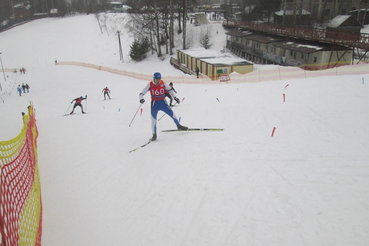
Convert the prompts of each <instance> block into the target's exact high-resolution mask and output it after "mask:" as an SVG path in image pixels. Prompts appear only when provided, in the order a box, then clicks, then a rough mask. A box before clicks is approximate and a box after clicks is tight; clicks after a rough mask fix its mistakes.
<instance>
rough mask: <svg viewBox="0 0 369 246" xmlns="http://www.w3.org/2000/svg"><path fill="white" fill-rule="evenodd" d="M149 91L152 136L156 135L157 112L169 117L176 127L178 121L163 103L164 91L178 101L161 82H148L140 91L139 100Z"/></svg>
mask: <svg viewBox="0 0 369 246" xmlns="http://www.w3.org/2000/svg"><path fill="white" fill-rule="evenodd" d="M149 91H150V94H151V128H152V134H156V124H157V115H158V112H159V110H161V111H163V112H164V113H166V114H167V115H169V116H170V117H171V118H172V119H173V121H174V123H175V124H176V125H177V126H178V125H179V121H178V118H177V116H176V115H175V114H174V112H173V110H172V109H171V108H170V107H169V105H168V104H167V102H166V101H165V91H168V92H169V93H170V94H171V96H172V97H173V98H174V99H175V100H176V101H177V102H179V99H178V98H177V97H176V94H175V93H174V91H173V89H172V88H171V87H170V86H169V85H168V84H167V83H165V82H164V81H163V80H160V83H159V84H155V83H154V82H152V81H151V82H150V83H148V84H147V86H146V87H145V88H144V89H143V90H142V91H141V93H140V95H139V98H140V100H141V99H143V97H144V95H145V94H146V93H147V92H149Z"/></svg>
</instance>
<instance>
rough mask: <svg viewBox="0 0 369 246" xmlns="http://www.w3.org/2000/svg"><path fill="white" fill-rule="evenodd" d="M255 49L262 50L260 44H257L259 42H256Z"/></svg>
mask: <svg viewBox="0 0 369 246" xmlns="http://www.w3.org/2000/svg"><path fill="white" fill-rule="evenodd" d="M255 47H256V48H257V49H260V42H257V41H256V45H255Z"/></svg>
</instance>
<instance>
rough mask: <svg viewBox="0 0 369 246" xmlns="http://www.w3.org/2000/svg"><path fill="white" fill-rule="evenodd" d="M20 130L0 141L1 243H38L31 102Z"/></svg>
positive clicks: (39, 211) (38, 200)
mask: <svg viewBox="0 0 369 246" xmlns="http://www.w3.org/2000/svg"><path fill="white" fill-rule="evenodd" d="M23 121H24V125H23V128H22V130H21V133H20V134H19V135H18V136H17V137H15V138H14V139H12V140H9V141H3V142H0V164H1V184H0V223H1V224H0V229H1V246H17V245H27V246H28V245H41V235H42V203H41V187H40V178H39V172H38V166H37V142H36V140H37V137H38V132H37V127H36V119H35V114H34V110H33V106H32V105H31V106H29V108H28V115H24V118H23Z"/></svg>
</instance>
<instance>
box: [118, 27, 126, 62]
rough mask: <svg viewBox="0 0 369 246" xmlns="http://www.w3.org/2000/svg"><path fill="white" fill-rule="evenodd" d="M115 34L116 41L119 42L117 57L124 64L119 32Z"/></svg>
mask: <svg viewBox="0 0 369 246" xmlns="http://www.w3.org/2000/svg"><path fill="white" fill-rule="evenodd" d="M117 33H118V40H119V56H120V60H121V61H122V62H124V60H123V50H122V44H121V43H120V31H119V30H118V31H117Z"/></svg>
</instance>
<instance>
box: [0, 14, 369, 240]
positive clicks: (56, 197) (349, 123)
mask: <svg viewBox="0 0 369 246" xmlns="http://www.w3.org/2000/svg"><path fill="white" fill-rule="evenodd" d="M123 17H124V18H127V16H123ZM211 25H213V30H214V31H215V30H219V31H218V34H217V35H220V32H221V31H220V30H222V28H221V24H215V23H212V24H211ZM196 28H199V27H196ZM196 28H195V27H193V29H194V30H195V29H196ZM124 30H125V29H124V28H123V29H122V33H123V35H122V36H123V37H127V38H125V39H124V46H123V51H124V56H125V57H126V58H125V63H121V62H120V61H119V55H114V54H115V53H116V54H118V53H117V52H118V45H117V37H116V36H114V35H113V34H112V33H110V35H108V34H106V33H105V32H104V33H103V34H101V31H100V29H99V26H98V24H97V22H96V19H95V17H94V16H91V15H90V16H77V17H69V18H63V19H44V20H38V21H33V22H31V23H28V24H26V25H23V26H19V27H17V28H14V29H12V30H10V31H7V32H4V33H1V34H0V52H2V53H3V54H2V55H1V57H2V60H3V63H4V67H6V68H17V69H18V68H20V67H26V68H27V73H26V74H25V75H23V74H22V75H20V74H19V73H18V74H13V73H8V74H7V75H8V76H9V78H8V79H7V81H6V82H5V81H3V78H2V77H0V81H1V82H0V83H1V85H2V87H3V91H1V94H0V95H1V97H2V98H3V100H4V103H1V104H0V116H1V121H0V141H4V140H8V139H11V138H13V137H15V136H16V135H17V134H18V132H19V131H20V129H21V127H22V118H21V112H22V111H25V110H26V107H27V105H28V104H29V101H32V102H33V104H34V107H35V109H36V119H37V125H38V130H39V134H40V135H39V138H38V156H39V160H38V165H39V169H40V175H41V186H42V200H43V235H42V243H43V245H53V246H58V245H60V246H62V245H63V246H64V245H68V246H72V245H76V246H82V245H86V246H87V245H88V246H90V245H112V246H115V245H117V246H118V245H131V246H137V245H157V246H159V245H160V246H162V245H211V246H214V245H260V246H265V245H281V246H288V245H290V246H295V245H314V246H315V245H342V246H346V245H356V246H358V245H362V246H364V245H367V244H368V242H369V232H368V230H367V228H368V225H369V224H368V223H369V221H368V217H369V190H368V187H369V177H368V175H369V154H368V153H369V152H368V147H369V124H368V122H369V110H368V108H369V100H368V93H369V87H368V83H366V81H367V80H368V79H369V75H368V76H342V77H322V78H314V79H301V80H293V81H292V80H289V81H271V82H263V83H253V84H213V85H202V84H199V85H187V84H174V87H175V89H176V90H177V91H178V97H179V98H180V99H184V100H183V102H182V103H181V104H180V105H179V106H178V107H174V109H173V110H174V112H175V114H176V115H177V116H178V117H181V123H182V124H183V125H186V126H189V127H219V128H225V131H223V132H181V133H162V132H161V130H163V129H171V128H174V127H175V125H174V123H173V122H172V121H171V120H170V118H169V117H163V118H162V119H161V120H160V121H159V122H158V129H159V132H158V140H157V141H156V142H153V143H151V144H149V145H148V146H146V147H145V148H142V149H139V150H137V151H135V152H133V153H129V151H130V150H132V149H134V148H136V147H138V146H140V145H142V144H144V143H145V142H147V140H148V139H149V138H150V137H151V129H150V124H151V122H150V103H149V101H150V100H149V96H148V95H146V97H145V99H146V103H145V104H143V107H142V109H143V110H142V114H141V111H139V113H138V115H137V117H136V118H135V119H134V121H133V123H132V126H131V127H129V123H130V122H131V120H132V118H133V116H134V114H135V112H136V110H137V109H138V108H139V105H140V104H139V100H138V94H139V92H140V91H141V90H142V89H143V87H144V86H145V85H146V84H147V83H148V81H140V80H136V79H132V78H129V77H124V76H119V75H114V74H110V73H105V72H101V71H98V70H93V69H88V68H81V67H73V66H55V65H54V60H55V59H57V60H58V61H80V62H87V63H93V64H100V65H104V66H108V67H112V68H120V69H123V70H127V71H135V72H142V73H147V74H151V73H152V72H153V71H159V72H161V73H162V75H163V79H164V80H165V76H166V75H167V76H168V75H176V74H178V71H176V70H174V69H173V68H172V67H171V66H170V65H169V62H168V59H169V57H166V58H165V60H164V61H159V60H158V59H155V57H154V56H153V57H150V58H149V59H148V60H147V61H144V62H142V63H138V64H137V63H133V62H130V61H129V59H128V57H127V56H128V52H129V47H128V44H129V41H130V40H131V37H129V34H128V33H124ZM222 32H223V33H224V30H223V31H222ZM223 41H224V40H223ZM222 45H224V44H222V43H220V44H219V47H222ZM179 48H180V47H179ZM214 48H215V49H218V48H216V47H214ZM362 78H364V83H363V82H362V81H363V80H362ZM168 82H169V81H168ZM22 83H28V84H29V85H30V86H31V89H30V93H28V94H27V93H26V94H23V95H22V96H21V97H19V96H18V95H17V94H16V91H15V88H16V86H17V85H18V84H22ZM287 83H288V84H289V86H288V87H286V88H285V85H286V84H287ZM105 86H108V87H109V89H110V90H111V92H112V94H111V96H112V100H106V101H104V100H103V98H102V96H101V92H102V89H103V88H104V87H105ZM5 91H6V93H5ZM283 93H284V94H286V102H283V100H282V94H283ZM9 94H10V95H9ZM81 95H83V96H84V95H88V100H87V102H84V106H85V107H87V114H85V115H82V114H81V113H80V111H79V109H77V110H76V113H75V114H74V115H72V116H65V117H64V116H63V115H64V114H65V113H66V112H67V113H68V112H70V110H71V109H70V108H69V107H70V105H71V104H70V102H71V101H72V99H74V98H76V97H77V96H81ZM217 99H218V100H217ZM85 103H87V105H85ZM161 115H162V113H159V115H158V116H159V117H161ZM274 127H276V131H275V133H274V137H271V133H272V130H273V128H274Z"/></svg>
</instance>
